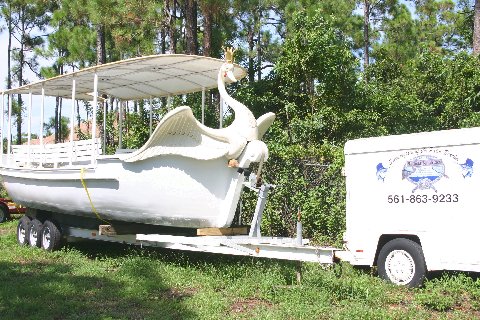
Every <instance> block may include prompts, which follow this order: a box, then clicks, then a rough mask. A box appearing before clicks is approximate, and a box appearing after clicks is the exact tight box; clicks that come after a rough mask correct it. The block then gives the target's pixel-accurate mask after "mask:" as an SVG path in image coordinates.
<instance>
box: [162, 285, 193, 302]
mask: <svg viewBox="0 0 480 320" xmlns="http://www.w3.org/2000/svg"><path fill="white" fill-rule="evenodd" d="M197 291H198V289H196V288H181V289H178V288H170V289H167V290H165V291H163V292H162V293H161V297H162V298H164V299H168V300H183V299H185V298H189V297H191V296H193V295H195V293H197Z"/></svg>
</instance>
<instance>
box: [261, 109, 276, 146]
mask: <svg viewBox="0 0 480 320" xmlns="http://www.w3.org/2000/svg"><path fill="white" fill-rule="evenodd" d="M274 120H275V113H273V112H269V113H265V114H264V115H263V116H261V117H259V118H258V119H257V128H258V140H262V138H263V135H264V134H265V132H267V130H268V128H270V126H271V125H272V124H273V121H274Z"/></svg>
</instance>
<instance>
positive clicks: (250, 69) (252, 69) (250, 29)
mask: <svg viewBox="0 0 480 320" xmlns="http://www.w3.org/2000/svg"><path fill="white" fill-rule="evenodd" d="M253 35H254V34H253V26H251V25H250V26H248V32H247V41H248V82H250V83H252V82H253V81H255V66H254V62H255V61H254V60H253V57H254V53H253V49H254V48H255V39H254V36H253Z"/></svg>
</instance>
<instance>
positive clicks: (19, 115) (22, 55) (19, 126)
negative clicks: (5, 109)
mask: <svg viewBox="0 0 480 320" xmlns="http://www.w3.org/2000/svg"><path fill="white" fill-rule="evenodd" d="M24 18H25V17H24V16H22V19H21V31H22V34H21V37H20V50H19V51H18V74H17V76H18V86H19V87H21V86H22V85H23V66H24V64H25V52H24V49H25V41H26V39H25V36H26V34H25V20H24ZM17 108H18V110H17V144H22V108H23V101H22V95H21V94H19V95H18V98H17Z"/></svg>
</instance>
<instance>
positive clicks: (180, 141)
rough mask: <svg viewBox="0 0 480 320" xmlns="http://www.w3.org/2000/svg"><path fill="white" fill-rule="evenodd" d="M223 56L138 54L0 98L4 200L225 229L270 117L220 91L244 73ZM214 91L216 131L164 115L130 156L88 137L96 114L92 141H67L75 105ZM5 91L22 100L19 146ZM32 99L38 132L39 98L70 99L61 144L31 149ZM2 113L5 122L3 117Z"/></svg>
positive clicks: (180, 113)
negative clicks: (223, 114) (226, 111)
mask: <svg viewBox="0 0 480 320" xmlns="http://www.w3.org/2000/svg"><path fill="white" fill-rule="evenodd" d="M225 58H226V59H225V60H220V59H214V58H208V57H202V56H193V55H179V54H171V55H155V56H146V57H139V58H133V59H128V60H123V61H119V62H114V63H109V64H104V65H99V66H94V67H89V68H86V69H83V70H80V71H76V72H72V73H69V74H65V75H61V76H57V77H54V78H51V79H47V80H42V81H39V82H35V83H31V84H28V85H24V86H22V87H18V88H15V89H10V90H5V91H3V92H2V115H1V125H2V128H1V141H0V143H1V144H2V145H1V150H4V146H3V143H4V141H3V140H4V138H6V144H7V146H6V150H7V152H6V153H5V154H3V153H2V157H1V159H0V161H1V163H0V175H1V176H2V179H3V183H4V186H5V188H6V189H7V191H8V194H9V196H10V197H11V198H12V199H13V200H14V201H15V202H16V203H19V204H21V205H23V206H25V207H27V208H30V209H34V210H37V211H44V212H58V213H62V214H66V215H73V216H77V217H78V216H79V217H88V218H95V219H97V218H98V219H100V220H103V221H120V222H134V223H141V224H149V225H158V226H171V227H184V228H209V227H213V228H222V227H228V226H230V225H231V224H232V220H233V219H234V215H235V211H236V207H237V204H238V202H239V199H240V195H241V193H242V189H243V188H244V185H245V184H246V182H247V181H248V180H249V178H248V177H246V176H245V174H244V171H245V170H246V169H248V168H249V167H250V166H251V165H252V164H253V163H259V167H260V168H261V167H262V164H263V162H264V161H266V160H267V158H268V149H267V146H266V145H265V143H263V142H262V141H261V138H262V136H263V135H264V133H265V132H266V131H267V129H268V128H269V126H270V125H271V124H272V123H273V120H274V118H275V115H274V114H273V113H267V114H265V115H263V116H261V117H260V118H258V119H256V118H255V117H254V116H253V114H252V112H251V111H250V110H249V109H248V108H247V107H246V106H244V105H243V104H242V103H240V102H239V101H236V100H235V99H233V98H232V97H231V96H230V95H229V94H228V93H227V91H226V89H225V85H226V84H227V85H228V84H229V83H231V82H234V81H237V80H238V79H241V78H243V77H244V76H245V75H246V72H245V70H244V69H243V68H241V67H240V66H238V65H237V64H235V63H233V50H231V49H230V48H229V49H227V51H226V54H225ZM216 87H218V90H219V93H220V96H221V98H222V99H223V102H224V104H227V105H228V106H230V108H231V109H232V110H233V112H234V115H235V118H234V121H233V122H232V124H231V125H229V126H227V127H225V128H219V129H215V128H209V127H206V126H205V125H203V124H202V123H201V122H199V121H197V120H196V119H195V117H194V116H193V113H192V110H191V109H190V108H189V107H187V106H182V107H177V108H175V109H173V110H171V111H169V112H168V113H167V114H166V115H165V116H164V117H163V118H162V119H161V120H160V121H159V123H158V125H157V126H156V128H155V130H154V131H153V132H152V133H151V135H150V138H149V139H148V141H147V142H146V143H145V144H144V145H143V146H142V147H141V148H139V149H138V150H127V152H125V150H124V151H123V152H117V153H116V154H113V155H105V154H102V153H103V152H102V143H101V141H100V140H101V139H98V138H95V137H96V136H97V133H96V130H97V125H96V117H93V119H92V126H91V130H92V132H91V137H93V138H92V139H89V140H82V141H74V140H73V131H74V106H75V103H76V100H87V101H91V102H92V107H93V114H96V112H97V107H98V105H99V104H100V103H101V99H102V97H105V96H107V97H109V98H113V99H115V100H117V101H131V100H140V99H151V98H152V97H171V96H175V95H180V94H186V93H191V92H200V91H202V92H205V90H208V89H212V88H216ZM14 94H15V95H17V94H22V95H28V99H27V101H29V102H28V103H27V104H28V105H27V108H28V112H27V114H28V122H27V123H28V142H27V144H26V145H13V144H12V141H11V138H10V137H11V128H12V116H11V114H12V103H11V101H12V95H14ZM9 95H10V99H7V98H8V96H9ZM32 95H39V96H41V103H40V106H39V107H40V113H41V127H43V114H44V108H45V97H47V96H52V97H62V98H64V99H69V100H71V121H70V141H67V142H64V143H57V144H44V143H43V137H42V135H40V145H33V144H32V143H31V139H30V137H31V119H32V116H31V110H32V108H33V106H32ZM203 97H204V95H203ZM203 101H204V99H203ZM202 105H203V104H202ZM5 107H7V108H8V116H4V114H7V112H5V110H4V108H5ZM120 110H121V109H120ZM4 118H6V119H4ZM121 118H122V117H121V116H120V117H119V119H120V120H121ZM120 120H119V121H120ZM5 122H6V123H7V124H6V126H4V123H5ZM119 126H121V125H120V124H119ZM4 127H6V130H5V131H6V135H5V134H4ZM120 132H121V130H120ZM120 137H121V135H120ZM250 180H251V178H250Z"/></svg>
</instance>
